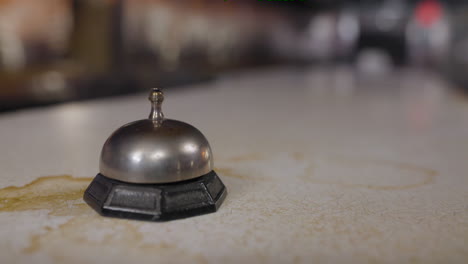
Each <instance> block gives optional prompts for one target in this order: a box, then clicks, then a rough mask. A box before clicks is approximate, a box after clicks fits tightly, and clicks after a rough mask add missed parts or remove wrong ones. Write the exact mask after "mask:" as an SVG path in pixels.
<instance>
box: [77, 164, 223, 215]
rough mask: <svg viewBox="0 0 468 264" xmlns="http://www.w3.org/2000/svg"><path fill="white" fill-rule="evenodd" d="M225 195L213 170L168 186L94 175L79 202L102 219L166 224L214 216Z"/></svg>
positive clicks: (221, 184)
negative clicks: (85, 204) (200, 216)
mask: <svg viewBox="0 0 468 264" xmlns="http://www.w3.org/2000/svg"><path fill="white" fill-rule="evenodd" d="M226 195H227V191H226V187H225V186H224V184H223V183H222V182H221V180H220V179H219V177H218V175H217V174H216V173H215V172H214V171H211V172H209V173H207V174H205V175H203V176H200V177H198V178H195V179H191V180H187V181H182V182H177V183H170V184H135V183H127V182H121V181H117V180H113V179H110V178H107V177H105V176H104V175H102V174H98V175H96V177H95V178H94V180H93V181H92V182H91V184H90V185H89V186H88V188H87V189H86V191H85V193H84V196H83V199H84V200H85V202H86V203H87V204H88V205H89V206H91V207H92V208H93V209H94V210H96V212H98V213H99V214H100V215H103V216H109V217H117V218H127V219H136V220H146V221H168V220H174V219H181V218H187V217H192V216H197V215H202V214H209V213H214V212H216V211H217V210H218V208H219V207H220V206H221V204H222V203H223V201H224V198H225V197H226Z"/></svg>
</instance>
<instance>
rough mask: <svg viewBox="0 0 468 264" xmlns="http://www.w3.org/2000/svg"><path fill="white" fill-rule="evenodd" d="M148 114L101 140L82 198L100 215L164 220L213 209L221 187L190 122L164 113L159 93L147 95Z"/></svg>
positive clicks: (221, 197)
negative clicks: (95, 169)
mask: <svg viewBox="0 0 468 264" xmlns="http://www.w3.org/2000/svg"><path fill="white" fill-rule="evenodd" d="M149 100H150V101H151V106H152V107H151V113H150V115H149V118H148V119H143V120H139V121H135V122H131V123H129V124H126V125H124V126H122V127H120V128H119V129H117V130H116V131H115V132H114V133H113V134H112V135H111V136H110V137H109V138H108V139H107V141H106V142H105V143H104V146H103V148H102V152H101V159H100V165H99V167H100V168H99V169H100V173H99V174H98V175H97V176H96V177H95V178H94V180H93V181H92V182H91V184H90V185H89V186H88V188H87V189H86V191H85V193H84V200H85V201H86V203H88V204H89V205H90V206H91V207H92V208H93V209H94V210H96V211H97V212H98V213H99V214H101V215H104V216H111V217H119V218H131V219H139V220H151V221H164V220H172V219H178V218H186V217H191V216H196V215H201V214H206V213H212V212H216V210H217V209H218V208H219V206H220V205H221V203H222V202H223V200H224V198H225V197H226V194H227V192H226V187H225V186H224V184H223V183H222V182H221V180H220V179H219V177H218V175H217V174H216V173H215V172H214V170H213V154H212V152H211V148H210V145H209V143H208V141H207V140H206V138H205V136H203V134H202V133H201V132H200V131H199V130H198V129H196V128H195V127H193V126H191V125H189V124H187V123H184V122H181V121H177V120H172V119H166V118H164V115H163V113H162V110H161V105H162V102H163V101H164V95H163V93H162V91H161V90H159V89H153V90H152V91H151V93H150V95H149Z"/></svg>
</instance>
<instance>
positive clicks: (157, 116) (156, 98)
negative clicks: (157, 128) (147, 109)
mask: <svg viewBox="0 0 468 264" xmlns="http://www.w3.org/2000/svg"><path fill="white" fill-rule="evenodd" d="M148 99H149V100H150V102H151V113H150V115H149V119H151V120H153V122H154V123H155V124H156V125H161V123H162V121H163V120H164V114H163V112H162V110H161V106H162V102H163V101H164V93H163V92H162V91H161V90H159V89H158V88H153V90H151V92H150V95H149V97H148Z"/></svg>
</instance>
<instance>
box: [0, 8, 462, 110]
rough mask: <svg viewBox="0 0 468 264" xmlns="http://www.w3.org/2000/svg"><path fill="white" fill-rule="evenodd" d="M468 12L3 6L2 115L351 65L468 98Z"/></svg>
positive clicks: (367, 74)
mask: <svg viewBox="0 0 468 264" xmlns="http://www.w3.org/2000/svg"><path fill="white" fill-rule="evenodd" d="M467 7H468V3H465V2H464V1H455V0H453V1H450V0H445V1H443V0H406V1H404V0H361V1H357V0H356V1H352V0H302V1H299V0H298V1H292V2H281V1H260V0H227V1H226V0H191V1H175V0H133V1H130V0H127V1H124V0H0V111H1V112H6V111H13V110H17V109H21V108H25V107H33V106H41V105H50V104H56V103H60V102H67V101H75V100H85V99H91V98H99V97H105V96H116V95H122V94H130V93H136V92H141V91H147V89H148V87H154V86H157V87H184V85H185V84H191V83H197V82H209V81H211V80H214V79H216V78H217V77H218V76H220V75H222V74H224V73H229V72H235V71H239V70H242V71H249V70H252V69H257V68H259V67H271V66H276V65H289V66H294V67H298V68H301V67H307V68H310V67H318V68H319V69H333V68H336V67H342V66H345V67H347V69H348V70H347V71H350V72H351V73H352V74H353V75H355V76H359V78H375V77H378V76H381V75H382V74H388V73H389V72H393V71H398V70H400V69H424V71H429V72H431V71H433V72H437V73H438V74H442V75H443V76H444V78H446V80H448V81H450V82H451V83H453V84H454V87H457V88H458V89H460V90H463V89H467V90H468V8H467ZM415 85H417V84H415Z"/></svg>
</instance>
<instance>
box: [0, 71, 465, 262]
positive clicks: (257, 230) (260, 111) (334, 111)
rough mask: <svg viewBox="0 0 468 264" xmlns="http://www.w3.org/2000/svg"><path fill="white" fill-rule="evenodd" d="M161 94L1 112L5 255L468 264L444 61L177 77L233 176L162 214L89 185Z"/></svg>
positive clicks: (460, 120)
mask: <svg viewBox="0 0 468 264" xmlns="http://www.w3.org/2000/svg"><path fill="white" fill-rule="evenodd" d="M148 108H149V104H148V102H147V99H146V94H141V95H138V96H130V97H119V98H113V99H106V100H95V101H89V102H82V103H72V104H65V105H60V106H53V107H48V108H43V109H40V110H27V111H20V112H16V113H10V114H4V115H0V135H1V137H0V146H1V149H2V154H1V155H0V168H1V172H0V262H1V263H31V262H34V263H242V262H244V263H250V262H256V263H311V262H314V263H338V262H342V263H345V262H346V263H467V262H468V100H467V99H465V98H463V97H462V96H460V95H458V94H456V93H455V92H454V91H453V90H450V89H447V84H446V83H444V81H443V80H442V79H440V78H438V77H437V76H435V75H432V74H429V73H424V72H405V71H402V72H398V73H395V74H392V75H391V76H381V77H379V78H376V79H374V80H373V81H372V80H371V81H366V82H362V81H357V80H356V79H355V78H354V76H353V75H352V74H351V72H350V70H349V69H346V68H336V69H328V70H327V69H320V68H318V69H310V70H297V69H296V70H295V69H285V68H283V69H270V70H264V71H258V72H252V73H243V74H242V73H239V74H233V75H229V76H225V77H223V78H220V79H219V80H217V81H215V82H212V83H207V84H200V85H196V87H191V89H167V90H166V100H165V103H164V113H165V115H166V116H167V117H169V118H172V119H179V120H183V121H185V122H188V123H191V124H193V125H194V126H196V127H198V128H199V129H200V130H201V131H202V132H203V133H204V134H205V136H206V137H207V138H208V140H209V141H210V143H211V146H212V149H213V152H214V155H215V166H216V171H217V172H218V174H219V175H220V177H221V178H222V180H223V181H224V183H225V184H226V186H227V188H228V192H229V194H228V196H227V198H226V201H225V202H224V204H223V205H222V206H221V208H220V210H219V211H218V212H217V213H214V214H209V215H204V216H199V217H194V218H189V219H184V220H177V221H172V222H163V223H151V222H139V221H128V220H119V219H109V218H104V217H101V216H98V215H97V214H96V213H95V212H94V211H93V210H92V209H91V208H89V207H88V206H87V205H86V204H85V203H84V202H83V200H82V199H81V197H82V194H83V191H84V189H85V188H86V187H87V185H88V184H89V182H90V180H91V178H92V177H94V175H95V174H96V173H97V172H98V157H99V152H100V148H101V146H102V144H103V143H104V141H105V139H106V138H107V137H108V136H109V135H110V133H111V132H112V131H113V130H115V129H116V128H118V127H119V126H121V125H123V124H124V123H127V122H129V121H133V120H136V119H141V118H144V117H146V116H147V114H148V111H149V109H148Z"/></svg>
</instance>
